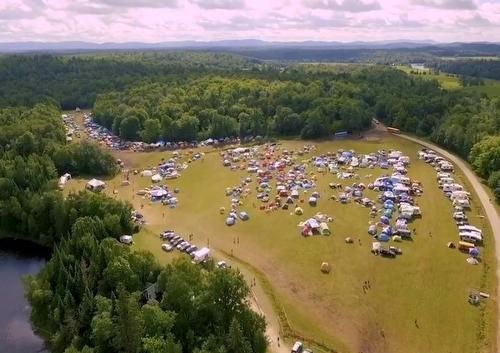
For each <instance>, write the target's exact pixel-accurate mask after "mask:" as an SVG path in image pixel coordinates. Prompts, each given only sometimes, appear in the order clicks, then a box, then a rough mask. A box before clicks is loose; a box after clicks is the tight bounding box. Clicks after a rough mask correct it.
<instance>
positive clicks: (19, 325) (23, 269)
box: [0, 239, 48, 353]
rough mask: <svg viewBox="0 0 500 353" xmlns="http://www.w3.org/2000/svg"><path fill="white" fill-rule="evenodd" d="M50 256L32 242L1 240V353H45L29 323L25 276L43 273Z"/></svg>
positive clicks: (40, 341)
mask: <svg viewBox="0 0 500 353" xmlns="http://www.w3.org/2000/svg"><path fill="white" fill-rule="evenodd" d="M47 255H48V254H47V250H45V249H43V248H40V247H38V246H35V245H33V244H31V243H28V242H24V241H17V240H7V239H1V240H0V283H1V285H0V352H9V353H37V352H44V351H45V350H44V346H43V341H42V340H41V339H40V338H39V337H38V336H37V335H35V334H34V332H33V330H32V329H31V325H30V323H29V314H30V307H29V305H28V302H27V301H26V299H25V297H24V288H23V284H22V276H24V275H27V274H35V273H37V272H38V271H40V269H41V268H42V266H43V264H44V263H45V261H46V258H47Z"/></svg>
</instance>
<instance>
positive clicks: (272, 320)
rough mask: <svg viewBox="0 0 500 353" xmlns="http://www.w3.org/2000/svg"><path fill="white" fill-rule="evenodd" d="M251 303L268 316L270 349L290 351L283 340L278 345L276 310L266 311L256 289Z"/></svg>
mask: <svg viewBox="0 0 500 353" xmlns="http://www.w3.org/2000/svg"><path fill="white" fill-rule="evenodd" d="M250 305H251V307H252V309H253V310H254V311H255V312H257V313H259V314H261V315H263V316H264V317H265V318H266V323H267V326H266V336H267V338H268V340H269V348H268V349H269V351H270V352H272V353H290V349H288V348H287V347H286V344H285V343H284V342H281V340H280V344H279V346H278V337H279V336H280V335H279V322H278V319H277V317H276V314H275V313H274V312H264V310H263V309H262V307H261V306H260V304H259V299H258V298H257V296H256V295H255V293H254V291H252V295H251V301H250Z"/></svg>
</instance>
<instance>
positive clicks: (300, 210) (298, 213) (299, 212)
mask: <svg viewBox="0 0 500 353" xmlns="http://www.w3.org/2000/svg"><path fill="white" fill-rule="evenodd" d="M303 213H304V210H303V209H302V208H301V207H295V214H296V215H297V216H300V215H301V214H303Z"/></svg>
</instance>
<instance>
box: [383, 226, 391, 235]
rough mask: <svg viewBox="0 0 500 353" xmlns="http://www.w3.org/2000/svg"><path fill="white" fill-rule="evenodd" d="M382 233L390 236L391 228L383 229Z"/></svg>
mask: <svg viewBox="0 0 500 353" xmlns="http://www.w3.org/2000/svg"><path fill="white" fill-rule="evenodd" d="M382 233H386V234H387V235H392V227H391V226H388V227H384V229H383V230H382Z"/></svg>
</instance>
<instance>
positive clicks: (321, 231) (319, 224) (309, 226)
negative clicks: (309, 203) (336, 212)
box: [298, 213, 333, 237]
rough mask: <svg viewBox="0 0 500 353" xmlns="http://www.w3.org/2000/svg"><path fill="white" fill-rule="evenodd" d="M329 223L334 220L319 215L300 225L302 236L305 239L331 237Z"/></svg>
mask: <svg viewBox="0 0 500 353" xmlns="http://www.w3.org/2000/svg"><path fill="white" fill-rule="evenodd" d="M329 222H333V218H332V217H329V216H327V215H325V214H322V213H317V214H316V215H315V216H314V217H311V218H309V219H307V220H305V221H303V222H300V223H299V224H298V227H299V229H300V234H301V235H302V236H304V237H309V236H311V235H330V234H331V232H330V227H329V226H328V223H329Z"/></svg>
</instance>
